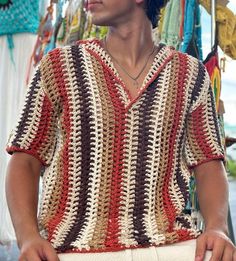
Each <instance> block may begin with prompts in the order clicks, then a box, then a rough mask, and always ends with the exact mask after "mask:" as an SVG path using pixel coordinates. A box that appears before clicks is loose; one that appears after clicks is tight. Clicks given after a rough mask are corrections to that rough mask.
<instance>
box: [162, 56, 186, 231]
mask: <svg viewBox="0 0 236 261" xmlns="http://www.w3.org/2000/svg"><path fill="white" fill-rule="evenodd" d="M178 55H179V60H180V61H181V62H179V73H178V75H177V77H178V83H177V87H176V88H177V89H176V97H175V100H174V101H173V102H174V105H175V106H173V109H174V112H175V113H174V116H173V121H174V122H173V125H172V129H171V131H170V137H169V150H168V152H169V153H168V162H174V155H173V154H174V151H175V147H174V145H175V143H176V135H177V131H178V129H179V121H181V119H180V115H181V114H182V106H183V104H184V99H183V97H184V88H183V87H184V86H185V83H184V81H185V75H186V71H187V58H186V56H185V55H183V54H180V53H178ZM173 172H174V169H173V168H172V165H171V164H168V166H167V170H166V173H165V176H164V182H163V189H162V193H163V201H164V202H163V205H164V210H165V212H166V215H167V218H168V222H169V227H168V232H171V231H173V224H174V221H175V219H176V209H175V206H174V204H173V203H172V200H171V196H170V190H169V189H170V181H171V178H172V176H173Z"/></svg>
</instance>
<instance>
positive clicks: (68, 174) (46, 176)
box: [7, 40, 224, 253]
mask: <svg viewBox="0 0 236 261" xmlns="http://www.w3.org/2000/svg"><path fill="white" fill-rule="evenodd" d="M7 151H8V152H9V153H13V152H14V151H23V152H25V153H29V154H31V155H33V156H34V157H36V158H37V159H39V160H40V161H41V162H42V164H44V165H45V166H46V168H45V171H44V173H43V193H42V198H41V206H40V212H39V217H38V219H39V226H40V229H41V233H42V235H43V236H44V237H45V238H47V239H48V240H49V241H50V242H51V243H52V245H53V247H54V248H55V249H56V250H57V251H58V252H59V253H60V252H73V251H74V252H104V251H118V250H122V249H126V248H137V247H148V246H151V245H153V246H157V245H160V244H167V243H173V242H178V241H183V240H188V239H191V238H196V237H197V236H198V235H199V233H200V232H199V231H198V230H197V229H196V228H195V226H194V224H193V221H192V219H191V216H190V215H189V214H186V211H185V206H186V204H187V201H188V200H189V179H190V177H191V175H192V167H194V166H196V165H198V164H201V163H203V162H207V161H209V160H212V159H222V158H224V152H223V148H222V145H221V141H220V135H219V130H218V123H217V117H216V112H215V107H214V99H213V94H212V89H211V87H210V81H209V77H208V74H207V72H206V69H205V67H204V66H203V64H202V63H200V62H199V61H198V60H197V59H195V58H193V57H191V56H188V55H187V54H183V53H180V52H177V51H175V50H173V49H171V48H170V47H167V46H163V45H160V46H159V50H158V53H157V54H156V56H155V58H154V61H153V64H152V67H151V68H150V70H149V73H148V74H147V76H146V78H145V80H144V82H143V84H142V87H141V88H140V90H139V95H138V97H137V98H136V99H132V98H131V95H130V93H129V91H128V89H127V88H126V86H125V84H124V82H123V81H122V79H121V78H120V77H119V74H118V72H117V70H116V69H115V67H114V65H113V63H112V60H111V58H110V56H109V55H108V53H107V52H106V51H105V50H104V49H103V47H102V46H101V44H100V42H99V41H98V40H90V41H88V40H85V41H80V42H78V43H76V44H75V45H74V46H67V47H63V48H58V49H54V50H53V51H51V52H50V53H49V54H47V55H46V56H44V58H43V59H42V61H41V63H40V65H39V67H38V69H37V71H36V73H35V76H34V78H33V79H32V82H31V84H30V86H29V89H28V93H27V95H26V101H25V105H24V106H23V110H22V113H21V116H20V118H19V122H18V123H17V125H16V128H15V130H14V131H13V132H12V134H11V136H10V139H9V142H8V146H7Z"/></svg>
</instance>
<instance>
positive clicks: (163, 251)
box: [59, 240, 211, 261]
mask: <svg viewBox="0 0 236 261" xmlns="http://www.w3.org/2000/svg"><path fill="white" fill-rule="evenodd" d="M195 249H196V240H188V241H184V242H180V243H176V244H171V245H165V246H160V247H154V246H151V247H148V248H138V249H126V250H122V251H117V252H104V253H70V254H59V259H60V261H111V260H112V261H194V258H195ZM210 257H211V251H207V252H206V255H205V259H204V261H209V260H210Z"/></svg>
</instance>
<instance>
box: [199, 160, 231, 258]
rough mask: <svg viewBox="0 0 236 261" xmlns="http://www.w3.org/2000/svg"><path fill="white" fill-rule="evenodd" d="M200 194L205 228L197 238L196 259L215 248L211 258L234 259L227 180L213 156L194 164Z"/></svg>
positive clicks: (220, 164) (220, 165)
mask: <svg viewBox="0 0 236 261" xmlns="http://www.w3.org/2000/svg"><path fill="white" fill-rule="evenodd" d="M194 172H195V176H196V184H197V194H198V200H199V205H200V210H201V214H202V216H203V218H204V222H205V231H204V233H203V234H202V235H201V236H200V237H199V238H198V240H197V249H196V260H198V261H200V260H204V259H203V258H204V255H205V251H206V250H212V258H211V261H221V260H223V261H232V260H233V261H235V260H236V248H235V247H234V245H233V243H232V242H231V241H230V239H229V238H228V236H227V235H228V226H227V216H228V183H227V178H226V172H225V169H224V166H223V164H222V162H221V161H219V160H212V161H209V162H207V163H203V164H201V165H199V166H197V167H195V168H194Z"/></svg>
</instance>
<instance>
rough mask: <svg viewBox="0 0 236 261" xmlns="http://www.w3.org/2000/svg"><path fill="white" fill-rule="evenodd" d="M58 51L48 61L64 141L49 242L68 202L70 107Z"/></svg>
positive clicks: (49, 225)
mask: <svg viewBox="0 0 236 261" xmlns="http://www.w3.org/2000/svg"><path fill="white" fill-rule="evenodd" d="M61 55H62V54H61V53H60V50H59V49H55V50H54V51H53V52H51V53H50V60H51V64H52V68H53V74H54V79H55V84H56V86H57V87H58V88H59V89H58V92H59V93H60V96H61V97H63V117H62V126H63V127H64V128H65V134H66V141H65V142H64V144H65V145H64V147H63V150H62V158H61V159H62V163H61V165H62V166H63V169H62V173H61V175H62V177H63V181H62V187H61V191H60V192H59V194H60V202H59V203H58V204H57V210H56V211H55V215H54V216H53V217H51V219H50V220H49V221H48V224H47V229H48V239H49V241H50V240H52V239H53V234H54V231H55V230H56V228H57V225H58V224H59V223H60V222H61V221H62V219H63V215H64V214H65V208H66V204H67V200H68V191H69V175H68V174H69V155H68V150H69V145H68V144H69V142H70V140H69V137H70V135H71V132H72V130H71V119H70V113H71V112H70V107H69V97H68V93H67V89H66V79H65V75H66V74H65V73H64V72H63V62H62V60H63V58H62V57H61Z"/></svg>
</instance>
